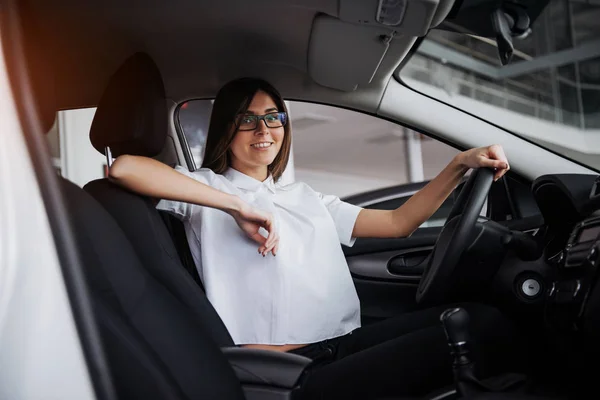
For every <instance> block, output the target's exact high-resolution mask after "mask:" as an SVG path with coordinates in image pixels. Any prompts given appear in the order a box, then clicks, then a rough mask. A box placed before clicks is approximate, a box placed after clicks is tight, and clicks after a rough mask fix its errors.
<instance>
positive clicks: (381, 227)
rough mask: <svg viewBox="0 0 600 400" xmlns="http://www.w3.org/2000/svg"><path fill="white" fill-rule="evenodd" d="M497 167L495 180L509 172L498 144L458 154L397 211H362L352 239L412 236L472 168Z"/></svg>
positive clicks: (502, 151)
mask: <svg viewBox="0 0 600 400" xmlns="http://www.w3.org/2000/svg"><path fill="white" fill-rule="evenodd" d="M479 167H487V168H496V175H495V177H494V180H498V179H500V177H502V175H504V174H505V173H506V171H508V169H509V166H508V161H507V160H506V156H505V155H504V150H503V149H502V147H500V146H499V145H493V146H489V147H480V148H476V149H470V150H467V151H464V152H462V153H460V154H458V155H457V156H456V157H454V159H453V160H452V161H451V162H450V163H449V164H448V165H447V166H446V168H444V169H443V170H442V172H440V174H439V175H438V176H436V177H435V178H434V179H433V180H432V181H431V182H429V183H428V184H427V185H426V186H425V187H424V188H423V189H421V190H419V191H418V192H417V193H415V194H414V195H413V196H412V197H411V198H410V199H408V201H407V202H406V203H404V204H403V205H402V206H400V207H398V208H397V209H395V210H372V209H363V210H361V211H360V213H359V214H358V217H357V219H356V222H355V224H354V230H353V231H352V236H353V237H379V238H394V237H407V236H410V235H411V234H412V233H413V232H414V231H415V230H416V229H417V228H418V227H419V226H420V225H421V224H422V223H423V222H425V221H427V220H428V219H429V218H430V217H431V216H432V215H433V213H435V211H436V210H437V209H438V208H439V207H440V206H441V205H442V203H443V202H444V200H446V198H448V196H449V195H450V193H452V191H453V190H454V188H455V187H456V186H457V185H458V183H459V182H460V179H461V178H462V177H463V175H464V174H465V173H466V172H467V171H468V170H469V169H470V168H479Z"/></svg>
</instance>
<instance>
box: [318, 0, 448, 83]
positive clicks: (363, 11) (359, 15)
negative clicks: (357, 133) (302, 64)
mask: <svg viewBox="0 0 600 400" xmlns="http://www.w3.org/2000/svg"><path fill="white" fill-rule="evenodd" d="M453 4H454V0H370V1H369V0H364V1H356V0H340V3H339V6H340V8H339V15H338V16H339V18H334V17H331V16H328V15H318V16H317V17H316V18H315V20H314V22H313V27H312V31H311V36H310V44H309V48H308V73H309V75H310V76H311V78H312V79H313V80H314V81H315V82H317V83H318V84H320V85H323V86H326V87H330V88H334V89H339V90H343V91H354V90H356V89H357V88H358V87H359V86H362V85H367V84H369V83H370V82H371V81H372V80H373V78H374V77H375V76H376V74H377V70H378V68H379V66H380V65H381V62H382V61H383V59H384V58H385V56H386V53H387V51H388V48H389V47H390V45H392V46H393V45H394V44H395V43H396V41H397V40H398V38H399V37H404V38H406V37H418V36H424V35H426V34H427V32H429V29H430V28H431V27H432V25H433V26H435V25H437V24H439V23H440V22H441V21H442V20H443V19H444V18H445V17H446V16H447V15H448V13H449V12H450V10H451V8H452V5H453ZM392 53H394V52H390V54H392ZM395 54H398V52H395ZM390 61H395V62H397V63H400V61H402V60H401V59H398V60H390ZM386 62H387V60H386Z"/></svg>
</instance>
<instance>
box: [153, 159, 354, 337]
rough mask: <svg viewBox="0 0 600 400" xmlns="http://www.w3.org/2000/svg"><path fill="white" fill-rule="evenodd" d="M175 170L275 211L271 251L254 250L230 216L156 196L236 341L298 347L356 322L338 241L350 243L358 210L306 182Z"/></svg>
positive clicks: (351, 288) (342, 331) (341, 331)
mask: <svg viewBox="0 0 600 400" xmlns="http://www.w3.org/2000/svg"><path fill="white" fill-rule="evenodd" d="M176 170H177V171H179V172H181V173H183V174H185V175H188V176H190V177H192V178H194V179H196V180H197V181H200V182H202V183H204V184H207V185H210V186H212V187H213V188H215V189H218V190H221V191H223V192H226V193H231V194H235V195H237V196H239V197H240V198H242V199H243V200H244V201H246V202H247V203H249V204H251V205H253V206H255V207H256V208H259V209H262V210H265V211H268V212H270V213H272V214H273V215H274V216H275V223H276V224H277V226H278V229H279V237H280V240H279V250H278V252H277V256H273V255H272V254H271V253H269V254H268V255H267V256H266V257H263V256H262V255H260V254H259V253H258V247H259V245H258V244H257V243H256V242H254V241H253V240H251V239H250V238H248V237H247V236H246V234H245V233H244V232H243V231H242V230H241V229H240V228H239V227H238V225H237V224H236V222H235V220H234V219H233V218H232V217H231V216H230V215H228V214H226V213H224V212H222V211H219V210H216V209H213V208H208V207H202V206H197V205H194V204H189V203H182V202H177V201H170V200H161V201H160V202H159V204H158V205H157V208H158V209H161V210H165V211H168V212H170V213H172V214H173V215H175V216H177V217H178V218H180V219H181V220H182V221H183V222H184V225H185V230H186V233H187V238H188V242H189V246H190V250H191V253H192V255H193V257H194V261H195V262H196V266H197V268H198V273H199V275H200V278H201V279H202V282H203V284H204V287H205V289H206V295H207V297H208V299H209V300H210V302H211V304H212V305H213V307H214V308H215V309H216V311H217V313H218V314H219V316H220V317H221V319H222V320H223V322H224V323H225V326H226V327H227V329H228V330H229V333H230V334H231V336H232V337H233V340H234V342H235V343H236V344H238V345H239V344H250V343H254V344H272V345H282V344H301V343H314V342H318V341H321V340H324V339H330V338H333V337H337V336H340V335H344V334H346V333H348V332H351V331H353V330H354V329H356V328H358V327H359V326H360V303H359V300H358V295H357V294H356V289H355V287H354V283H353V282H352V277H351V276H350V271H349V269H348V264H347V263H346V259H345V257H344V254H343V252H342V248H341V246H340V243H342V244H344V245H347V246H352V245H353V244H354V241H355V239H354V238H352V230H353V229H354V223H355V222H356V218H357V216H358V213H359V212H360V210H361V208H360V207H357V206H354V205H351V204H348V203H345V202H343V201H341V200H340V199H339V198H338V197H336V196H326V195H322V194H320V193H317V192H315V191H314V190H313V189H311V188H310V187H309V186H308V185H306V184H304V183H293V184H290V185H286V186H282V185H280V184H278V183H274V182H273V180H272V178H269V179H267V180H265V181H264V182H260V181H258V180H256V179H254V178H251V177H249V176H247V175H245V174H243V173H241V172H239V171H237V170H234V169H231V168H230V169H229V170H227V171H226V172H225V173H224V174H223V175H218V174H215V173H214V172H213V171H212V170H210V169H206V168H202V169H199V170H197V171H195V172H189V171H187V170H186V169H184V168H181V167H177V168H176Z"/></svg>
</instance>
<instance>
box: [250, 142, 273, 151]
mask: <svg viewBox="0 0 600 400" xmlns="http://www.w3.org/2000/svg"><path fill="white" fill-rule="evenodd" d="M272 145H273V142H257V143H252V144H251V145H250V147H252V148H253V149H254V150H258V151H266V150H269V149H270V148H271V146H272Z"/></svg>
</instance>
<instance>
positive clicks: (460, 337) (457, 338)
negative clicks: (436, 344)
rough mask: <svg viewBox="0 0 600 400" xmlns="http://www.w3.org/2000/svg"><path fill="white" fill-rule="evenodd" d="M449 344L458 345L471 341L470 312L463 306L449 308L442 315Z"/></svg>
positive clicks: (441, 319) (441, 318)
mask: <svg viewBox="0 0 600 400" xmlns="http://www.w3.org/2000/svg"><path fill="white" fill-rule="evenodd" d="M440 321H442V324H443V325H444V331H445V332H446V337H447V338H448V344H450V345H451V346H456V345H459V344H465V343H467V342H468V341H469V339H470V336H469V314H468V313H467V311H465V310H464V309H462V308H449V309H447V310H446V311H444V312H443V313H442V315H440Z"/></svg>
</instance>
